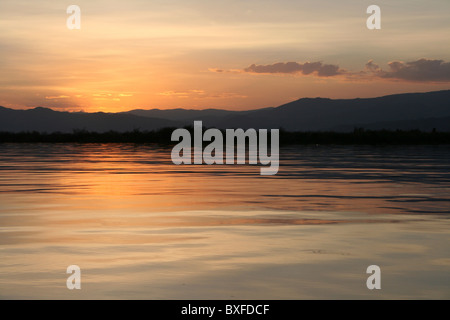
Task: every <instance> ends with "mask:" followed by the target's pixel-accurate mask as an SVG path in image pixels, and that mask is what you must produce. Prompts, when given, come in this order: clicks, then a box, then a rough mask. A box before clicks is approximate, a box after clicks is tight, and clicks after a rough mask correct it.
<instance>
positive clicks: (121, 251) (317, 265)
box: [0, 144, 450, 299]
mask: <svg viewBox="0 0 450 320" xmlns="http://www.w3.org/2000/svg"><path fill="white" fill-rule="evenodd" d="M324 148H328V149H326V150H321V149H320V150H316V149H314V148H305V147H300V148H297V149H295V148H294V149H285V150H284V152H282V153H281V155H282V159H281V167H280V171H279V174H278V175H276V176H265V177H264V176H260V175H259V167H258V166H175V165H173V164H172V163H171V161H170V150H167V149H160V148H158V147H155V146H135V145H126V144H125V145H121V144H110V145H108V144H105V145H100V144H92V145H70V144H61V145H58V144H53V145H45V144H33V145H1V146H0V149H1V151H2V153H1V155H0V204H1V206H0V255H1V260H0V298H35V299H37V298H44V299H45V298H64V299H78V298H137V299H179V298H199V299H209V298H219V299H221V298H224V299H228V298H236V299H247V298H248V299H260V298H261V299H303V298H369V299H370V298H449V297H450V281H449V278H450V270H449V263H448V261H449V259H450V255H449V250H448V243H449V238H450V236H449V233H448V230H449V222H448V218H447V217H448V213H449V204H450V199H449V197H448V194H449V191H450V189H449V186H450V179H449V175H450V173H449V172H450V170H448V169H449V168H450V165H449V163H448V160H447V159H448V158H449V157H448V155H449V154H450V152H449V149H448V148H445V147H441V148H428V149H427V148H425V149H420V150H419V152H418V150H415V149H412V148H406V147H405V148H404V149H402V150H399V149H398V148H397V149H390V150H389V149H387V150H386V149H381V150H380V149H376V148H372V149H371V148H368V149H367V148H366V149H364V148H361V149H358V148H356V147H324ZM282 151H283V150H282ZM417 154H420V155H421V156H420V157H418V156H416V157H415V156H414V155H417ZM283 156H284V158H283ZM430 164H432V165H431V166H430ZM71 264H77V265H79V266H80V267H81V269H82V290H80V291H70V290H68V289H67V288H66V287H65V280H66V277H67V275H66V274H65V270H66V268H67V266H69V265H71ZM371 264H378V265H380V267H381V268H382V275H383V289H382V290H381V291H380V292H371V291H369V290H367V288H365V280H366V279H367V278H366V276H367V275H366V274H365V270H366V268H367V266H369V265H371Z"/></svg>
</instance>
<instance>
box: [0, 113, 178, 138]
mask: <svg viewBox="0 0 450 320" xmlns="http://www.w3.org/2000/svg"><path fill="white" fill-rule="evenodd" d="M180 125H181V124H180V123H179V122H176V121H172V120H168V119H158V118H148V117H139V116H135V115H132V114H121V113H103V112H96V113H81V112H76V113H71V112H59V111H53V110H51V109H47V108H42V107H38V108H34V109H30V110H13V109H7V108H3V107H0V131H8V132H21V131H38V132H72V131H73V130H87V131H96V132H106V131H111V130H113V131H118V132H125V131H133V130H141V131H145V130H149V131H150V130H156V129H161V128H165V127H179V126H180Z"/></svg>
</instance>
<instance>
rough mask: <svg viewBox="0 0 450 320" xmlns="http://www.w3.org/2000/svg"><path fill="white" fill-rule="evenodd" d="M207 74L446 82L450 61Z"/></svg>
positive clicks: (282, 65)
mask: <svg viewBox="0 0 450 320" xmlns="http://www.w3.org/2000/svg"><path fill="white" fill-rule="evenodd" d="M209 71H211V72H217V73H254V74H300V75H306V76H308V75H313V76H316V77H321V78H324V77H335V76H340V77H341V79H344V80H350V81H360V80H365V81H370V80H380V79H392V80H404V81H414V82H450V62H445V61H444V60H433V59H426V58H422V59H418V60H416V61H410V62H403V61H391V62H389V63H388V68H387V70H384V69H382V68H381V67H380V66H379V65H378V64H376V63H375V62H374V61H373V60H369V61H368V62H367V63H366V65H365V69H363V70H360V71H355V72H354V71H352V72H350V71H347V70H345V69H342V68H340V67H339V66H338V65H335V64H324V63H322V62H305V63H299V62H278V63H274V64H268V65H256V64H252V65H251V66H249V67H247V68H245V69H240V70H236V69H230V70H224V69H219V68H210V69H209Z"/></svg>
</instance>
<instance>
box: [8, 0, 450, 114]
mask: <svg viewBox="0 0 450 320" xmlns="http://www.w3.org/2000/svg"><path fill="white" fill-rule="evenodd" d="M74 4H75V5H78V6H79V8H80V13H81V18H80V22H81V24H80V26H81V28H80V29H69V28H68V27H67V23H66V22H67V19H68V18H69V17H70V16H71V14H68V13H67V12H66V10H67V8H68V7H69V6H70V5H74ZM373 4H375V5H378V6H379V7H380V9H381V29H379V30H369V29H368V28H367V26H366V20H367V19H368V18H369V16H370V14H368V13H367V12H366V10H367V8H368V7H369V6H370V5H373ZM449 13H450V1H448V0H433V1H423V0H371V1H366V0H340V1H335V0H314V1H313V0H308V1H306V0H277V1H273V0H270V1H269V0H227V1H218V0H164V1H163V0H126V1H124V0H108V1H104V0H96V1H92V0H90V1H85V0H71V1H62V0H43V1H23V0H1V1H0V75H1V77H0V105H1V106H4V107H9V108H15V109H28V108H34V107H38V106H43V107H49V108H52V109H54V110H65V111H85V112H94V111H103V112H120V111H127V110H131V109H138V108H140V109H152V108H159V109H172V108H188V109H206V108H221V109H228V110H249V109H257V108H264V107H276V106H278V105H281V104H283V103H287V102H290V101H293V100H296V99H299V98H303V97H328V98H336V99H341V98H357V97H361V98H364V97H376V96H382V95H388V94H395V93H405V92H426V91H435V90H445V89H450V41H449V39H450V19H449Z"/></svg>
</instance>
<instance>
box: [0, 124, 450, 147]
mask: <svg viewBox="0 0 450 320" xmlns="http://www.w3.org/2000/svg"><path fill="white" fill-rule="evenodd" d="M175 129H176V128H164V129H160V130H155V131H140V130H133V131H129V132H116V131H108V132H90V131H86V130H74V131H73V132H72V133H62V132H53V133H42V132H36V131H33V132H19V133H12V132H0V143H6V142H14V143H20V142H24V143H32V142H41V143H42V142H48V143H55V142H56V143H57V142H60V143H158V144H163V145H174V144H176V143H178V142H176V141H175V142H172V141H171V135H172V132H173V130H175ZM186 129H188V130H189V131H190V132H191V135H193V128H192V127H186ZM222 132H223V133H224V137H225V130H222ZM269 136H270V135H269ZM204 144H207V142H205V143H204ZM280 144H281V145H289V144H342V145H346V144H364V145H383V144H450V132H439V131H436V130H435V129H433V130H432V131H430V132H425V131H420V130H409V131H404V130H395V131H392V130H364V129H363V128H355V129H354V130H353V132H332V131H330V132H303V131H298V132H290V131H286V130H283V129H280Z"/></svg>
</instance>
